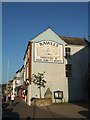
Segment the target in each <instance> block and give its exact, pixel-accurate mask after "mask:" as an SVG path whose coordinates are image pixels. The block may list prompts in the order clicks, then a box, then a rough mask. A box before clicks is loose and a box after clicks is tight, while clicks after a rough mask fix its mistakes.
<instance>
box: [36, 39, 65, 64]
mask: <svg viewBox="0 0 90 120" xmlns="http://www.w3.org/2000/svg"><path fill="white" fill-rule="evenodd" d="M35 61H36V62H54V63H63V46H62V45H61V44H59V43H57V42H53V41H41V42H38V43H35Z"/></svg>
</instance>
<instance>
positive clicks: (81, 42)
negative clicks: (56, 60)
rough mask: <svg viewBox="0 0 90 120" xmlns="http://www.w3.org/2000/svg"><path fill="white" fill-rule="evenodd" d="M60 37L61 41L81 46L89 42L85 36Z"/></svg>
mask: <svg viewBox="0 0 90 120" xmlns="http://www.w3.org/2000/svg"><path fill="white" fill-rule="evenodd" d="M60 38H61V39H62V40H63V41H65V42H66V43H67V44H72V45H82V46H87V45H90V42H89V41H87V40H86V39H85V38H75V37H65V36H60Z"/></svg>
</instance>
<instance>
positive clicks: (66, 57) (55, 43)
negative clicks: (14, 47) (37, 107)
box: [24, 28, 89, 105]
mask: <svg viewBox="0 0 90 120" xmlns="http://www.w3.org/2000/svg"><path fill="white" fill-rule="evenodd" d="M88 49H89V42H88V41H87V40H85V39H84V38H73V37H64V36H59V35H57V34H56V33H55V32H54V31H53V30H52V29H51V28H48V29H47V30H45V31H43V32H42V33H40V34H39V35H37V36H36V37H35V38H33V39H32V40H30V41H29V42H28V46H27V49H26V52H25V55H24V81H25V82H26V83H27V88H26V90H27V95H26V103H27V104H28V105H31V101H30V100H31V98H33V97H34V98H39V97H40V96H39V89H38V88H37V86H36V85H35V84H34V83H33V82H32V81H31V77H32V75H33V74H38V73H44V79H45V80H46V85H45V88H41V89H42V93H41V96H42V98H44V96H45V93H46V91H47V90H48V89H49V90H50V91H51V93H52V102H53V103H54V102H60V99H59V96H58V95H59V94H58V92H60V91H61V92H62V93H63V99H62V101H63V102H69V101H78V100H85V98H86V74H87V70H88V63H89V54H88ZM55 93H56V94H55Z"/></svg>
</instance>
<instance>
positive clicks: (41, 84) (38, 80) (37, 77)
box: [32, 72, 46, 98]
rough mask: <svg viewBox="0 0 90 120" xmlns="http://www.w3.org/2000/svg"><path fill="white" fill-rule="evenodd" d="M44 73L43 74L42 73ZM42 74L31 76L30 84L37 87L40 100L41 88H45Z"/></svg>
mask: <svg viewBox="0 0 90 120" xmlns="http://www.w3.org/2000/svg"><path fill="white" fill-rule="evenodd" d="M44 73H45V72H44ZM44 73H38V74H37V75H36V74H33V75H32V82H33V83H34V84H35V85H37V86H38V89H39V93H40V98H41V87H43V88H44V87H45V83H46V81H45V80H44Z"/></svg>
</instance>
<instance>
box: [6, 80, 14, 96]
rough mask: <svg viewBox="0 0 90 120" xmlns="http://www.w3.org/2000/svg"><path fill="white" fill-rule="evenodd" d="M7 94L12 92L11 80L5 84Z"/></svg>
mask: <svg viewBox="0 0 90 120" xmlns="http://www.w3.org/2000/svg"><path fill="white" fill-rule="evenodd" d="M6 91H7V94H11V93H12V92H13V80H10V81H8V83H7V84H6Z"/></svg>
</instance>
